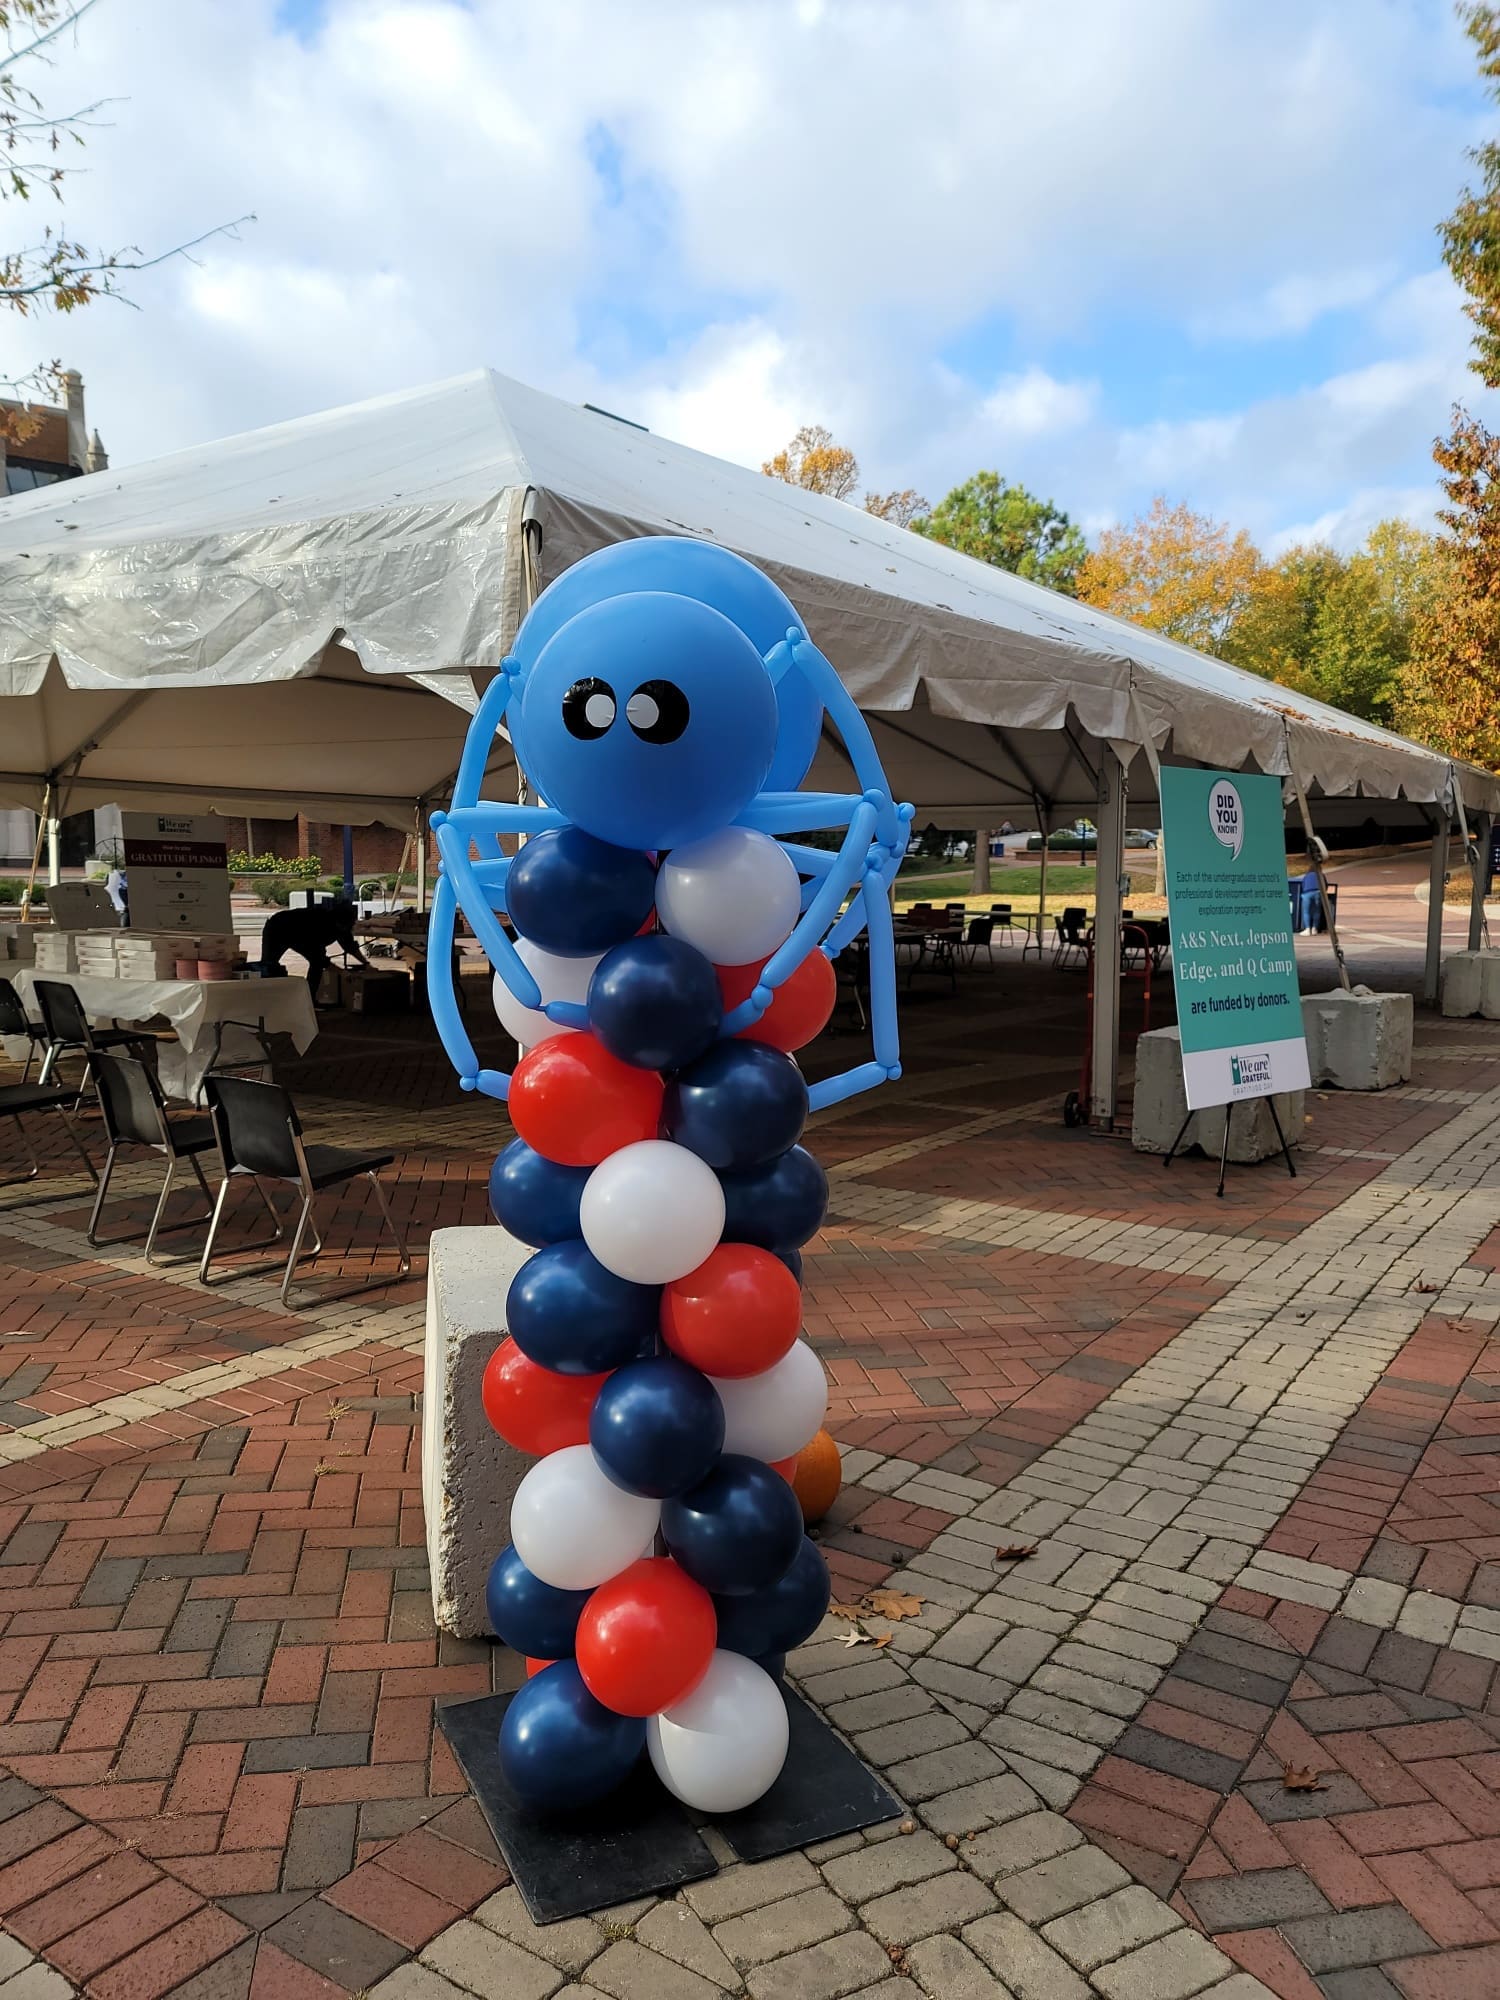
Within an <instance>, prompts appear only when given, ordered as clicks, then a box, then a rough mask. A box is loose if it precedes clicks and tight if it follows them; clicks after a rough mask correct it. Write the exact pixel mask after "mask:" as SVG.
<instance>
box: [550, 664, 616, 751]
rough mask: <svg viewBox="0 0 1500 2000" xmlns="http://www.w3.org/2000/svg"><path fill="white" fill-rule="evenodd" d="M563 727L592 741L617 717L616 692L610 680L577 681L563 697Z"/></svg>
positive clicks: (570, 733)
mask: <svg viewBox="0 0 1500 2000" xmlns="http://www.w3.org/2000/svg"><path fill="white" fill-rule="evenodd" d="M562 719H563V728H564V729H566V730H567V732H568V734H569V735H570V736H577V737H580V738H581V739H582V740H583V741H584V742H585V743H592V742H593V741H594V739H595V737H598V736H602V735H603V734H604V732H605V731H606V730H607V729H608V728H609V726H610V724H611V723H612V722H613V721H614V719H615V691H614V689H613V688H612V687H611V686H610V684H609V682H608V681H601V680H592V679H591V680H586V681H574V683H573V685H572V686H571V687H570V688H569V689H568V691H567V693H566V694H565V695H564V696H563V699H562Z"/></svg>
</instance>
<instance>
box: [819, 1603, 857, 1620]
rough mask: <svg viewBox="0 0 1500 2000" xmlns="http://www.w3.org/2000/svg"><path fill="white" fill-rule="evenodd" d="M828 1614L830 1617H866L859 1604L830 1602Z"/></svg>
mask: <svg viewBox="0 0 1500 2000" xmlns="http://www.w3.org/2000/svg"><path fill="white" fill-rule="evenodd" d="M828 1615H829V1617H830V1618H863V1617H864V1613H863V1612H862V1611H861V1610H860V1608H859V1606H858V1605H857V1604H830V1605H829V1607H828Z"/></svg>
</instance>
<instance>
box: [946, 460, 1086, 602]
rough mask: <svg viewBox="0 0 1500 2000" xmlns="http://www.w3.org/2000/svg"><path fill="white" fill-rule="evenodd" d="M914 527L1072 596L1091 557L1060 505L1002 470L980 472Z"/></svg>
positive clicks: (1080, 533) (998, 566) (997, 566)
mask: <svg viewBox="0 0 1500 2000" xmlns="http://www.w3.org/2000/svg"><path fill="white" fill-rule="evenodd" d="M912 526H913V527H914V528H915V529H916V531H917V533H918V534H919V535H926V536H927V537H928V538H929V539H930V540H932V541H935V542H942V543H944V544H945V545H946V546H947V547H948V548H950V549H958V550H960V551H961V553H962V554H964V555H966V556H976V557H977V558H978V559H979V561H980V562H987V563H992V564H993V565H994V566H995V568H996V569H1008V570H1012V571H1014V573H1015V574H1016V575H1017V576H1024V577H1028V578H1029V579H1030V580H1031V581H1032V582H1033V583H1042V584H1046V586H1047V587H1048V589H1049V590H1061V591H1066V592H1068V593H1069V594H1071V593H1072V591H1073V588H1074V584H1075V582H1076V580H1077V576H1078V571H1079V567H1080V565H1081V564H1082V562H1083V560H1084V557H1085V556H1086V555H1087V554H1088V544H1087V543H1086V542H1085V540H1084V538H1083V534H1082V531H1081V530H1080V529H1078V528H1076V527H1075V526H1074V524H1073V523H1072V521H1070V520H1069V519H1068V516H1067V515H1066V514H1065V513H1063V511H1062V509H1061V508H1060V507H1057V506H1055V505H1054V504H1053V502H1052V501H1050V500H1042V499H1039V498H1038V497H1037V495H1036V494H1035V493H1032V492H1029V491H1028V490H1027V488H1026V487H1024V486H1020V485H1016V486H1013V485H1011V483H1010V482H1009V481H1008V480H1005V479H1002V478H1001V477H1000V475H999V473H998V472H976V473H975V474H974V476H973V478H972V479H966V480H965V481H964V483H963V485H962V486H955V487H954V488H953V490H952V492H951V493H949V494H948V495H947V496H946V498H944V499H942V500H940V501H939V502H938V504H937V506H936V507H934V508H933V510H932V512H931V513H930V514H929V515H927V517H926V518H925V520H916V521H913V523H912Z"/></svg>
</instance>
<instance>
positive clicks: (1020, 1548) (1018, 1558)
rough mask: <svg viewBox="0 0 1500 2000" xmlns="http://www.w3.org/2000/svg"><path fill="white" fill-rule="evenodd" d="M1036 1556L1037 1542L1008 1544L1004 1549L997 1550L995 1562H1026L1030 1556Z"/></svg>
mask: <svg viewBox="0 0 1500 2000" xmlns="http://www.w3.org/2000/svg"><path fill="white" fill-rule="evenodd" d="M1035 1554H1036V1543H1035V1542H1007V1543H1006V1544H1005V1546H1004V1547H1003V1548H998V1549H996V1551H995V1561H996V1562H997V1563H1018V1562H1025V1560H1026V1558H1027V1557H1028V1556H1034V1555H1035Z"/></svg>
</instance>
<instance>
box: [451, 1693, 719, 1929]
mask: <svg viewBox="0 0 1500 2000" xmlns="http://www.w3.org/2000/svg"><path fill="white" fill-rule="evenodd" d="M510 1701H511V1696H510V1695H508V1694H487V1695H481V1696H480V1697H479V1699H478V1700H477V1701H459V1702H451V1703H450V1704H449V1705H448V1706H447V1707H445V1708H440V1709H439V1710H438V1721H439V1723H440V1724H441V1726H442V1731H443V1734H444V1735H445V1736H446V1737H447V1739H448V1744H449V1747H450V1748H451V1750H452V1752H453V1754H454V1756H455V1757H456V1758H457V1759H458V1762H459V1765H460V1767H461V1769H462V1771H463V1774H464V1776H465V1777H466V1778H467V1779H468V1781H469V1785H470V1788H471V1790H472V1791H473V1793H474V1796H475V1798H476V1799H477V1800H478V1801H479V1808H480V1811H481V1812H482V1813H483V1814H484V1816H485V1818H486V1819H487V1820H488V1821H489V1824H490V1831H491V1833H493V1834H494V1836H495V1839H496V1841H497V1843H498V1844H499V1848H500V1852H501V1853H502V1854H503V1855H504V1856H505V1863H506V1866H507V1867H508V1868H509V1869H510V1873H511V1880H512V1881H513V1882H514V1883H515V1885H516V1887H517V1888H518V1889H519V1890H520V1892H521V1900H522V1902H524V1903H525V1905H526V1908H527V1909H528V1910H529V1911H530V1913H531V1917H532V1921H533V1922H534V1923H538V1924H552V1923H556V1922H558V1921H559V1919H561V1918H563V1917H582V1916H586V1915H587V1914H588V1913H589V1911H590V1910H607V1909H609V1908H610V1907H611V1906H612V1905H613V1904H615V1903H630V1902H633V1901H634V1900H635V1899H636V1898H637V1897H638V1896H654V1895H657V1894H659V1893H660V1892H661V1891H662V1890H664V1889H677V1888H680V1887H681V1886H682V1884H683V1883H684V1882H698V1881H701V1880H702V1879H703V1877H704V1876H705V1875H712V1874H714V1873H715V1872H716V1870H717V1867H718V1863H717V1862H716V1861H715V1860H714V1858H713V1856H712V1855H711V1854H710V1853H709V1851H708V1849H707V1848H706V1847H705V1846H704V1844H703V1842H702V1840H701V1839H700V1838H699V1836H698V1833H697V1831H696V1830H695V1828H694V1826H693V1824H692V1822H691V1820H689V1819H688V1817H687V1816H686V1814H685V1813H684V1812H683V1810H682V1808H681V1806H680V1805H678V1803H677V1801H676V1800H675V1799H674V1798H673V1797H672V1796H671V1794H670V1793H669V1792H665V1791H663V1790H662V1788H661V1786H660V1784H658V1782H657V1780H656V1776H655V1773H654V1772H653V1771H652V1769H651V1766H650V1765H649V1764H648V1763H647V1762H646V1760H645V1759H644V1758H642V1760H641V1762H640V1763H639V1764H638V1765H637V1767H636V1769H635V1770H634V1772H632V1774H631V1776H630V1777H629V1778H628V1779H627V1781H626V1782H625V1783H624V1784H623V1785H621V1787H620V1789H619V1790H618V1791H617V1792H612V1793H611V1794H610V1796H609V1797H608V1798H606V1799H600V1800H599V1801H597V1803H595V1804H594V1805H591V1806H585V1807H583V1808H582V1809H581V1810H580V1811H578V1812H570V1813H542V1812H538V1811H537V1810H536V1808H535V1807H534V1806H528V1805H524V1804H523V1803H522V1802H521V1800H520V1799H518V1798H517V1797H516V1795H515V1793H514V1792H512V1790H511V1789H510V1787H509V1785H507V1784H506V1782H505V1779H504V1776H503V1775H502V1773H501V1770H500V1758H499V1754H498V1750H497V1747H496V1746H497V1743H498V1739H499V1735H500V1723H501V1720H502V1718H503V1717H504V1714H505V1711H506V1709H507V1708H508V1707H509V1705H510Z"/></svg>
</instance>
